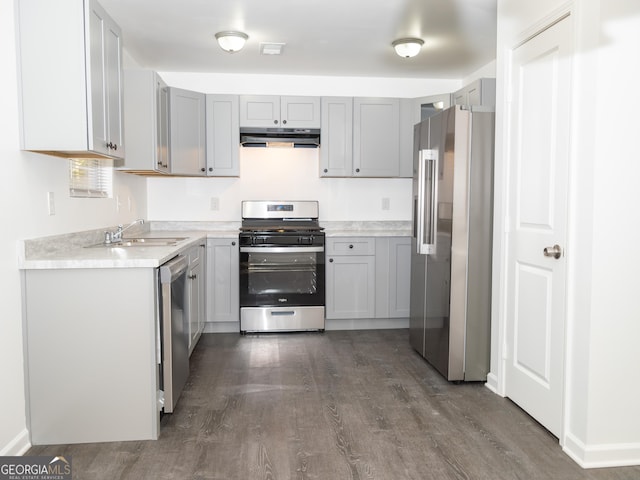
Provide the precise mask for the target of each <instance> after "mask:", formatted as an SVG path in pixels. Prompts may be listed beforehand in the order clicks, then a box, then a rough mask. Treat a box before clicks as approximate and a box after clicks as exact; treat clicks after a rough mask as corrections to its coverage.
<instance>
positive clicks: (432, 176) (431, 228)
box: [418, 150, 438, 254]
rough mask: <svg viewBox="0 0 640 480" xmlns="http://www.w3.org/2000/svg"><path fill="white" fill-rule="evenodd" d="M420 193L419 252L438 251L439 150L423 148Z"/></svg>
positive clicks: (419, 171)
mask: <svg viewBox="0 0 640 480" xmlns="http://www.w3.org/2000/svg"><path fill="white" fill-rule="evenodd" d="M418 175H419V177H418V178H419V184H418V188H419V192H420V193H419V195H420V198H421V199H422V201H419V202H418V209H419V211H418V253H420V254H433V253H435V252H436V237H437V234H438V225H437V220H438V219H437V216H436V213H437V208H438V151H437V150H421V151H420V162H419V163H418Z"/></svg>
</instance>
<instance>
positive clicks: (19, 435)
mask: <svg viewBox="0 0 640 480" xmlns="http://www.w3.org/2000/svg"><path fill="white" fill-rule="evenodd" d="M13 9H14V2H13V0H0V11H1V12H2V15H0V64H1V65H2V69H0V131H1V132H2V135H0V159H1V160H2V175H1V176H0V205H1V208H0V224H2V235H0V258H1V260H0V291H1V292H2V315H0V386H1V389H2V394H0V455H13V454H18V453H22V452H23V451H24V449H25V448H26V447H27V446H28V443H27V442H28V434H27V432H26V421H25V396H24V378H23V355H22V307H21V290H20V274H19V271H18V264H17V252H18V249H17V245H18V241H19V240H21V239H25V238H32V237H36V236H45V235H54V234H60V233H67V232H72V231H81V230H89V229H94V228H100V227H104V226H110V225H115V224H117V223H123V222H126V221H128V220H129V219H133V218H137V217H146V186H145V179H144V178H140V177H134V176H129V175H125V174H116V178H115V179H114V189H115V192H116V193H118V194H120V195H121V198H123V199H126V198H127V197H130V198H131V204H132V210H131V211H128V208H125V209H123V210H121V212H120V213H118V212H117V211H116V206H115V201H114V200H113V199H104V200H102V199H101V200H97V199H72V198H69V196H68V194H67V188H68V182H67V175H68V166H67V165H68V162H67V161H66V160H64V159H61V158H56V157H50V156H46V155H40V154H34V153H28V152H21V151H20V149H19V136H18V126H19V120H18V92H17V82H16V68H15V65H16V57H15V49H16V43H15V29H14V22H13V18H14V17H13ZM57 74H64V72H57ZM47 192H54V196H55V203H56V214H55V215H54V216H49V215H48V211H47V202H46V199H47ZM125 205H126V204H125ZM125 210H126V211H125ZM81 360H82V359H79V361H81ZM60 373H61V375H66V374H73V372H60Z"/></svg>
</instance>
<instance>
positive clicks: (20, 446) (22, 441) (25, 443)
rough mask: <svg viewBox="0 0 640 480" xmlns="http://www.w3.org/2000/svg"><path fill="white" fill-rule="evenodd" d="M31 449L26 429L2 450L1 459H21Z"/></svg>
mask: <svg viewBox="0 0 640 480" xmlns="http://www.w3.org/2000/svg"><path fill="white" fill-rule="evenodd" d="M30 448H31V442H30V441H29V431H28V430H27V429H26V428H25V429H24V430H22V431H21V432H20V433H19V434H18V435H16V436H15V438H14V439H13V440H11V441H10V442H9V443H8V444H6V445H5V446H4V447H2V449H0V457H19V456H21V455H24V454H25V453H27V451H28V450H29V449H30Z"/></svg>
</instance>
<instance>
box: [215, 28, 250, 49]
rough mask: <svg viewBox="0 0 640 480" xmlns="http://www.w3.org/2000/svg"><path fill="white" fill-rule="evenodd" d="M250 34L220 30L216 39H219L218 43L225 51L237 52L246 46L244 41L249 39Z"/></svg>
mask: <svg viewBox="0 0 640 480" xmlns="http://www.w3.org/2000/svg"><path fill="white" fill-rule="evenodd" d="M248 38H249V35H247V34H246V33H242V32H233V31H227V32H218V33H216V40H218V45H220V48H221V49H223V50H224V51H225V52H229V53H235V52H238V51H240V50H242V47H244V42H246V41H247V39H248Z"/></svg>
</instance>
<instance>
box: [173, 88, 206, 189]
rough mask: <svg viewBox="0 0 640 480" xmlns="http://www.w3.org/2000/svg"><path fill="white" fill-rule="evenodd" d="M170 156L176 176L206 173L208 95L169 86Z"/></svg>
mask: <svg viewBox="0 0 640 480" xmlns="http://www.w3.org/2000/svg"><path fill="white" fill-rule="evenodd" d="M169 152H170V153H169V155H170V157H171V173H172V174H174V175H201V176H204V175H206V143H205V95H204V93H199V92H192V91H190V90H183V89H181V88H174V87H169Z"/></svg>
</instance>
